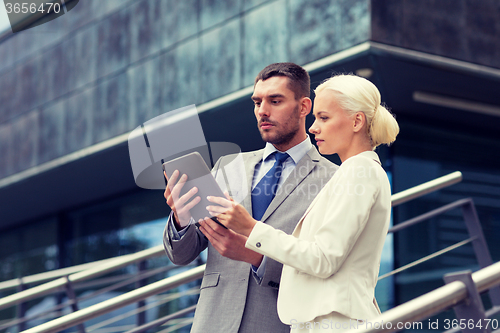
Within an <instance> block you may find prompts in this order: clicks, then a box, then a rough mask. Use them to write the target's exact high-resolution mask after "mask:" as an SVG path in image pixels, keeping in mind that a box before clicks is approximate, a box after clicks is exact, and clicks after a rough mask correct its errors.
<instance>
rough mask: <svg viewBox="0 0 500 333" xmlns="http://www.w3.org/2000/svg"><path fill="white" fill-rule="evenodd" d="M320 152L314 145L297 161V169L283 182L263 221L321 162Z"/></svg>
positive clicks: (263, 220)
mask: <svg viewBox="0 0 500 333" xmlns="http://www.w3.org/2000/svg"><path fill="white" fill-rule="evenodd" d="M319 160H320V154H319V153H318V151H317V150H316V148H315V147H312V148H311V149H310V150H309V152H307V154H306V155H304V157H302V159H301V160H300V161H299V163H297V165H296V166H295V169H293V171H292V173H291V174H290V175H289V176H288V178H287V179H286V180H285V182H284V183H283V184H281V187H280V189H279V190H278V193H276V196H275V197H274V199H273V201H271V203H270V204H269V207H267V210H266V212H265V213H264V216H262V222H265V221H266V219H267V218H268V217H269V215H271V214H272V213H273V212H274V211H275V210H276V209H277V208H278V207H279V206H280V205H281V203H282V202H283V201H284V200H285V199H286V198H287V197H288V196H289V195H290V194H291V193H292V192H293V191H294V190H295V188H296V187H297V186H298V185H299V184H300V183H301V182H302V181H303V180H304V179H305V178H306V177H307V176H308V175H309V174H310V173H311V171H312V170H313V169H314V167H315V166H316V164H317V163H319Z"/></svg>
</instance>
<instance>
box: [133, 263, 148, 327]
mask: <svg viewBox="0 0 500 333" xmlns="http://www.w3.org/2000/svg"><path fill="white" fill-rule="evenodd" d="M147 266H148V263H147V261H145V260H143V261H140V262H138V263H137V268H138V269H137V274H138V275H139V276H140V275H141V274H142V273H143V272H144V271H146V269H147ZM145 285H147V279H142V280H139V281H136V283H135V288H136V289H139V288H141V287H144V286H145ZM145 305H146V301H145V300H140V301H139V302H137V309H138V310H139V311H140V312H138V313H137V326H142V325H144V324H145V323H146V311H141V310H140V309H142V308H143V307H144V306H145Z"/></svg>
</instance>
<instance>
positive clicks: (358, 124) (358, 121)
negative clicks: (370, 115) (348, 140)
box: [353, 112, 366, 132]
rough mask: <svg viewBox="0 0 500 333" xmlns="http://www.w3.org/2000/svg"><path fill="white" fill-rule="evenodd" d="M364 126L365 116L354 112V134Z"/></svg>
mask: <svg viewBox="0 0 500 333" xmlns="http://www.w3.org/2000/svg"><path fill="white" fill-rule="evenodd" d="M365 124H366V115H365V113H364V112H356V114H355V115H354V127H353V130H354V132H359V131H360V130H361V129H362V128H364V127H365Z"/></svg>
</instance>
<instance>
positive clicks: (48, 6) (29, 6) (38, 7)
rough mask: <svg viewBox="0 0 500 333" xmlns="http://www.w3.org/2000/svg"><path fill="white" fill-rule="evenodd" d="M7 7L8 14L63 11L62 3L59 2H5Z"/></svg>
mask: <svg viewBox="0 0 500 333" xmlns="http://www.w3.org/2000/svg"><path fill="white" fill-rule="evenodd" d="M5 9H6V10H7V14H11V13H15V14H20V13H23V14H28V13H31V14H34V13H36V12H39V13H46V14H50V13H56V14H57V13H59V12H60V11H61V4H59V3H57V2H55V3H54V2H45V3H40V4H38V3H30V2H23V3H19V2H14V3H11V2H5Z"/></svg>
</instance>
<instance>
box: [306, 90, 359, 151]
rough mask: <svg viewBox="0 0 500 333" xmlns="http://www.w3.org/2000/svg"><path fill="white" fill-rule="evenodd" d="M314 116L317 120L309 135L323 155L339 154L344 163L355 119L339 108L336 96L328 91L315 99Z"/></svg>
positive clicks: (324, 91)
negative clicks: (312, 136) (311, 135)
mask: <svg viewBox="0 0 500 333" xmlns="http://www.w3.org/2000/svg"><path fill="white" fill-rule="evenodd" d="M313 114H314V118H315V120H314V123H313V124H312V126H311V127H310V128H309V133H311V134H313V135H314V138H315V139H316V143H317V145H318V149H319V152H320V153H321V154H323V155H331V154H335V153H337V154H338V155H339V157H340V159H341V160H342V161H343V160H344V159H343V156H345V155H346V153H347V152H348V150H349V147H350V145H351V143H352V139H353V135H354V131H353V126H354V118H355V117H354V116H353V115H351V116H350V115H348V114H347V113H346V112H345V111H344V110H342V109H341V108H340V107H339V105H338V104H337V100H336V98H335V95H334V94H333V93H332V92H331V91H329V90H328V89H325V90H323V91H321V92H320V93H319V94H318V95H317V96H316V98H315V99H314V110H313Z"/></svg>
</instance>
